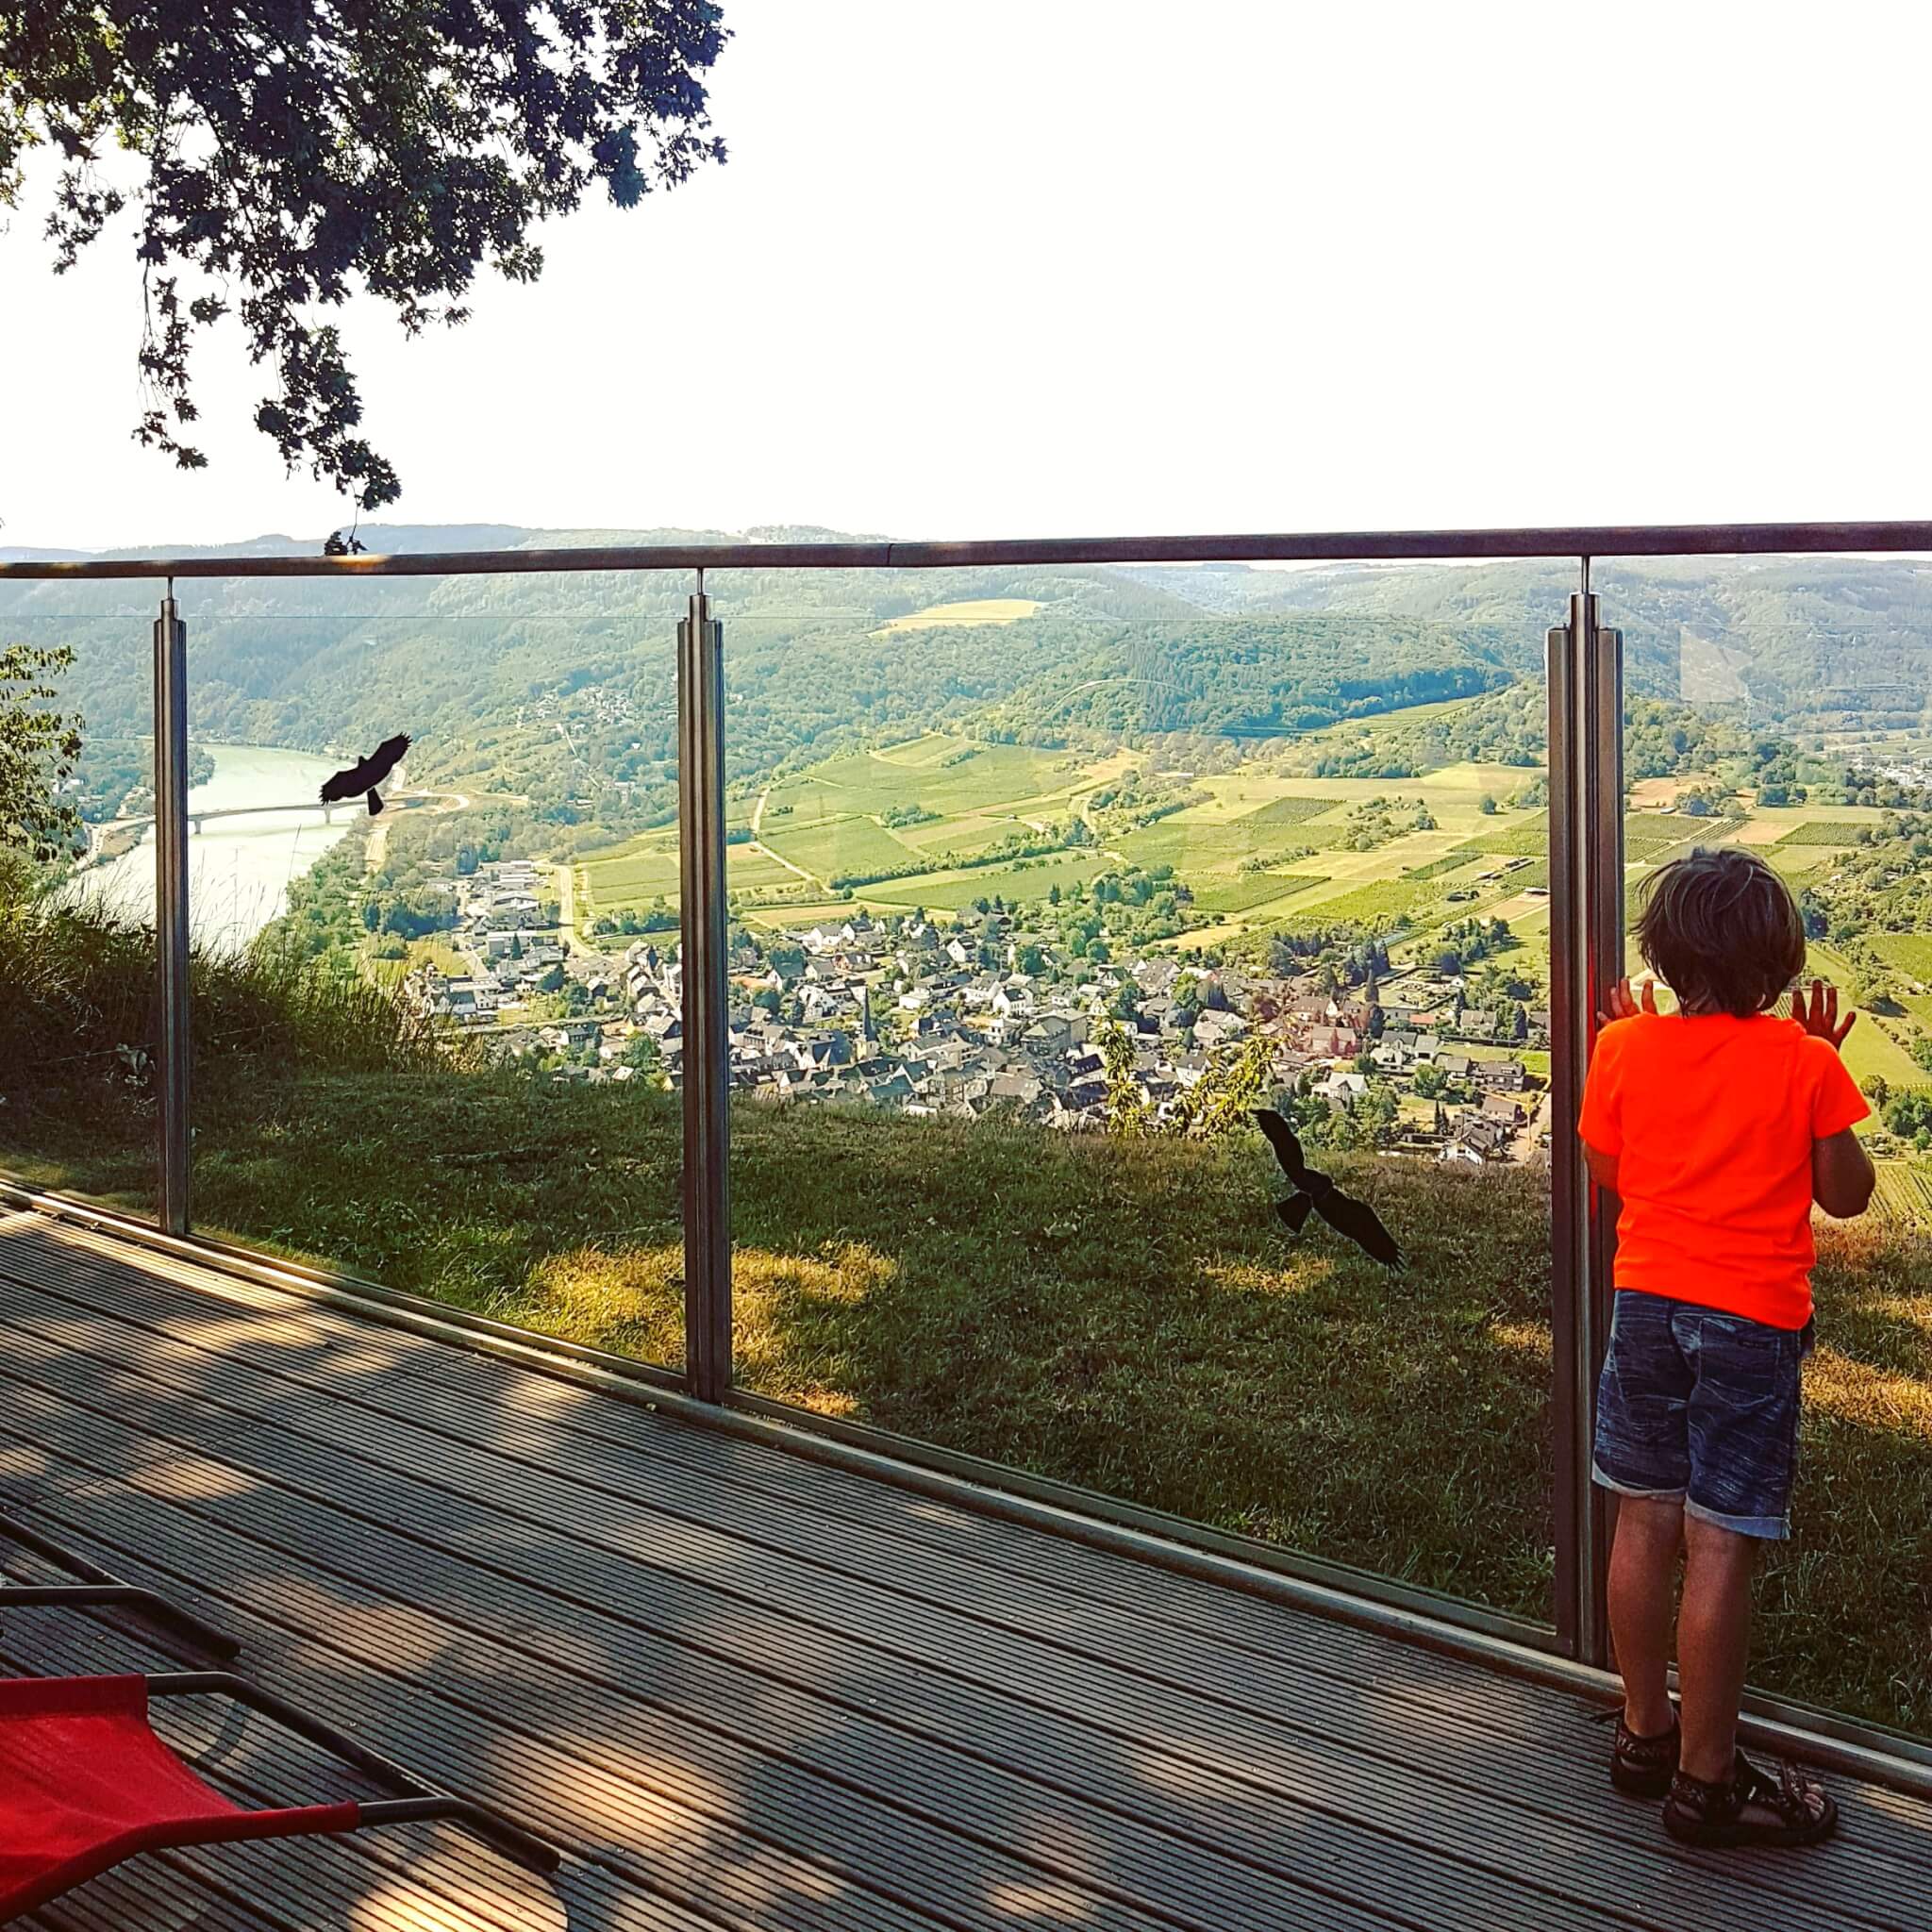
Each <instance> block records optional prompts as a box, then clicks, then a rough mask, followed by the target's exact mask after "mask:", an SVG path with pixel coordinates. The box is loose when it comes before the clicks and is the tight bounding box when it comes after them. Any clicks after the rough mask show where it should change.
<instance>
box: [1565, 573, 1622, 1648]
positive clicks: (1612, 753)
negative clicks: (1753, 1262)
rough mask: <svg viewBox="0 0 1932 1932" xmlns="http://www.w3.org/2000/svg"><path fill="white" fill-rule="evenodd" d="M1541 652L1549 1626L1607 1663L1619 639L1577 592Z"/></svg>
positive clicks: (1618, 960) (1618, 952)
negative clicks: (1593, 1156)
mask: <svg viewBox="0 0 1932 1932" xmlns="http://www.w3.org/2000/svg"><path fill="white" fill-rule="evenodd" d="M1589 580H1590V579H1589V562H1588V559H1586V560H1585V562H1584V575H1583V582H1584V584H1585V585H1586V586H1587V585H1588V583H1589ZM1548 642H1549V700H1550V778H1549V786H1550V1044H1551V1048H1552V1054H1551V1083H1550V1084H1551V1104H1552V1108H1553V1118H1552V1121H1551V1125H1550V1188H1551V1203H1550V1207H1551V1264H1552V1265H1551V1290H1552V1303H1551V1331H1552V1340H1553V1342H1554V1365H1555V1374H1554V1383H1553V1387H1552V1390H1551V1402H1552V1407H1553V1410H1554V1414H1553V1422H1554V1430H1553V1433H1554V1437H1555V1465H1556V1467H1555V1480H1556V1497H1555V1505H1556V1508H1555V1516H1556V1535H1557V1576H1556V1586H1557V1601H1556V1622H1557V1634H1558V1637H1559V1639H1560V1640H1561V1641H1562V1644H1563V1647H1564V1648H1565V1649H1566V1650H1567V1651H1569V1652H1570V1654H1571V1655H1573V1656H1574V1657H1579V1658H1581V1659H1582V1660H1583V1661H1584V1662H1586V1663H1591V1664H1595V1665H1602V1664H1604V1663H1605V1662H1607V1658H1608V1656H1609V1631H1608V1625H1607V1618H1606V1615H1605V1607H1604V1585H1605V1576H1606V1573H1607V1554H1608V1511H1607V1507H1606V1498H1605V1497H1604V1494H1603V1492H1602V1491H1599V1490H1597V1489H1596V1487H1595V1486H1594V1485H1593V1484H1592V1483H1591V1479H1590V1464H1591V1414H1592V1408H1593V1405H1594V1398H1595V1393H1596V1376H1597V1372H1598V1370H1599V1368H1600V1367H1601V1365H1602V1362H1603V1350H1604V1344H1605V1341H1606V1340H1607V1330H1608V1319H1609V1305H1610V1266H1611V1260H1612V1256H1613V1252H1614V1241H1615V1226H1614V1222H1613V1220H1612V1218H1611V1215H1610V1213H1609V1212H1608V1211H1607V1208H1606V1204H1605V1202H1604V1199H1603V1197H1602V1196H1601V1195H1600V1194H1599V1193H1598V1192H1597V1191H1596V1190H1595V1189H1594V1188H1593V1187H1592V1186H1591V1181H1590V1175H1589V1171H1588V1169H1587V1168H1586V1166H1585V1164H1584V1158H1583V1148H1582V1143H1581V1142H1580V1141H1578V1140H1577V1138H1576V1119H1577V1115H1578V1112H1579V1110H1580V1108H1581V1103H1582V1098H1583V1079H1584V1074H1585V1073H1586V1071H1587V1070H1588V1068H1589V1065H1590V1052H1591V1044H1592V1042H1593V1041H1594V1039H1595V1035H1596V1016H1597V1014H1598V1013H1599V1012H1600V1011H1601V1010H1603V1008H1605V1007H1606V1006H1607V1003H1608V998H1609V990H1610V988H1611V986H1612V985H1614V984H1615V982H1616V979H1617V977H1618V975H1619V974H1620V973H1621V971H1622V958H1623V950H1624V934H1623V916H1624V851H1623V840H1624V780H1623V762H1624V761H1623V742H1624V705H1623V640H1622V638H1621V637H1620V636H1619V635H1618V634H1617V633H1616V632H1615V631H1605V630H1603V629H1601V628H1600V627H1599V625H1598V624H1597V600H1596V599H1595V597H1593V596H1592V595H1591V594H1590V592H1589V591H1588V590H1587V589H1585V590H1582V591H1578V592H1577V594H1575V595H1574V596H1573V597H1572V598H1571V600H1570V622H1569V624H1568V625H1565V626H1564V627H1563V628H1562V629H1560V630H1553V631H1551V632H1550V634H1549V640H1548Z"/></svg>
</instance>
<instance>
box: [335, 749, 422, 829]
mask: <svg viewBox="0 0 1932 1932" xmlns="http://www.w3.org/2000/svg"><path fill="white" fill-rule="evenodd" d="M408 748H409V741H408V738H407V737H406V736H405V735H404V734H403V733H402V732H400V731H399V732H397V733H396V735H395V736H394V737H393V738H385V739H384V740H383V741H382V742H381V743H380V744H378V745H377V746H376V747H375V750H374V751H373V752H371V753H370V754H369V756H368V757H367V758H363V759H361V760H360V761H359V762H358V763H357V764H353V765H351V766H350V767H349V769H348V770H347V771H346V772H338V773H337V774H335V775H334V776H333V777H332V778H329V779H328V780H326V781H325V783H324V785H323V788H322V802H323V804H325V805H338V804H340V803H341V801H342V800H343V799H345V798H354V797H355V796H356V795H357V794H358V792H367V793H368V795H369V816H370V817H371V818H374V817H375V814H376V813H377V812H379V811H380V810H381V809H382V800H381V799H380V798H378V797H377V796H376V795H375V788H376V787H377V786H378V785H380V784H381V783H382V781H383V780H384V779H385V778H387V777H388V776H389V774H391V772H393V771H394V770H395V768H396V767H397V766H398V765H399V764H401V763H402V761H403V754H404V753H405V752H406V751H408Z"/></svg>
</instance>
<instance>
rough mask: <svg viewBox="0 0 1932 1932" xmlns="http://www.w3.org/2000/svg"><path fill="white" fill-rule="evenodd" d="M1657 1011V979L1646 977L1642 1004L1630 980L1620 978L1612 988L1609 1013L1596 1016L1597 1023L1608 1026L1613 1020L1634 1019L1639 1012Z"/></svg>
mask: <svg viewBox="0 0 1932 1932" xmlns="http://www.w3.org/2000/svg"><path fill="white" fill-rule="evenodd" d="M1656 1011H1657V981H1656V980H1654V979H1646V980H1645V981H1644V982H1643V992H1642V998H1641V1004H1640V1002H1639V997H1638V995H1637V994H1636V993H1633V992H1632V991H1630V982H1629V980H1628V979H1620V980H1618V982H1617V983H1616V985H1615V986H1613V987H1612V988H1611V989H1610V1010H1609V1011H1608V1012H1607V1013H1599V1014H1598V1015H1597V1016H1596V1024H1598V1025H1599V1026H1607V1025H1608V1024H1610V1022H1611V1021H1612V1020H1634V1019H1635V1018H1636V1017H1637V1016H1638V1014H1639V1013H1655V1012H1656Z"/></svg>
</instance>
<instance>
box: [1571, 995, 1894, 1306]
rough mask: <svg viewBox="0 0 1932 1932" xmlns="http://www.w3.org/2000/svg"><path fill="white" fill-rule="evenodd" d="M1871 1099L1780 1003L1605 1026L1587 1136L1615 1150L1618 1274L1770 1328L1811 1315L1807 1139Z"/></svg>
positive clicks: (1587, 1100) (1854, 1117) (1584, 1124)
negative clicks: (1779, 1011) (1749, 1014)
mask: <svg viewBox="0 0 1932 1932" xmlns="http://www.w3.org/2000/svg"><path fill="white" fill-rule="evenodd" d="M1871 1111H1872V1109H1871V1108H1870V1107H1869V1106H1867V1105H1866V1102H1865V1096H1864V1095H1863V1094H1862V1093H1860V1092H1859V1091H1858V1090H1857V1086H1856V1085H1855V1084H1854V1083H1853V1080H1852V1076H1851V1075H1850V1074H1848V1073H1846V1072H1845V1069H1844V1062H1843V1061H1842V1060H1840V1058H1839V1057H1838V1054H1837V1052H1836V1051H1835V1050H1834V1049H1833V1048H1832V1046H1831V1045H1830V1044H1829V1042H1828V1041H1823V1040H1819V1039H1816V1038H1814V1037H1813V1036H1812V1035H1810V1034H1807V1032H1806V1031H1805V1029H1804V1028H1803V1027H1802V1026H1800V1025H1799V1024H1798V1023H1797V1022H1796V1021H1795V1020H1781V1019H1778V1018H1777V1017H1775V1016H1774V1015H1773V1014H1770V1013H1759V1014H1757V1016H1756V1017H1755V1018H1752V1019H1749V1020H1740V1019H1738V1018H1737V1017H1736V1016H1734V1015H1732V1014H1729V1013H1692V1014H1685V1013H1667V1014H1655V1013H1644V1014H1640V1015H1639V1016H1638V1017H1637V1018H1635V1019H1631V1020H1618V1021H1615V1022H1613V1023H1612V1024H1609V1025H1608V1026H1606V1027H1605V1028H1604V1029H1603V1031H1602V1032H1601V1033H1600V1034H1599V1035H1598V1036H1597V1042H1596V1051H1595V1053H1594V1054H1593V1055H1592V1056H1591V1062H1590V1077H1589V1079H1588V1080H1586V1081H1585V1083H1584V1088H1583V1119H1582V1121H1581V1123H1580V1125H1581V1128H1582V1133H1583V1138H1584V1140H1585V1141H1588V1142H1589V1143H1590V1144H1591V1146H1592V1147H1594V1148H1595V1149H1596V1150H1597V1151H1598V1152H1599V1153H1601V1154H1609V1155H1614V1156H1615V1157H1616V1159H1617V1189H1618V1192H1619V1193H1620V1194H1621V1195H1622V1197H1623V1202H1624V1212H1623V1215H1622V1217H1621V1218H1620V1219H1619V1221H1618V1223H1617V1269H1616V1281H1617V1286H1618V1287H1619V1288H1632V1289H1640V1290H1641V1291H1643V1292H1644V1293H1645V1294H1655V1295H1662V1296H1663V1297H1664V1298H1665V1299H1666V1300H1669V1301H1678V1302H1701V1303H1703V1304H1704V1305H1705V1306H1706V1307H1712V1308H1723V1309H1724V1311H1725V1312H1726V1313H1728V1314H1734V1315H1748V1316H1750V1318H1751V1319H1752V1320H1753V1321H1754V1322H1762V1323H1764V1324H1767V1325H1768V1326H1770V1327H1773V1328H1802V1327H1803V1326H1804V1325H1805V1324H1806V1323H1807V1321H1809V1320H1810V1317H1811V1264H1812V1262H1813V1261H1815V1260H1816V1259H1817V1258H1818V1250H1817V1247H1816V1245H1815V1244H1814V1243H1813V1241H1812V1239H1811V1143H1812V1142H1813V1141H1823V1140H1826V1139H1828V1138H1829V1137H1830V1136H1831V1135H1833V1134H1839V1133H1842V1132H1843V1131H1844V1130H1845V1128H1847V1127H1849V1126H1853V1125H1856V1124H1857V1123H1858V1122H1859V1121H1861V1120H1863V1119H1864V1118H1865V1116H1866V1115H1867V1114H1869V1113H1870V1112H1871Z"/></svg>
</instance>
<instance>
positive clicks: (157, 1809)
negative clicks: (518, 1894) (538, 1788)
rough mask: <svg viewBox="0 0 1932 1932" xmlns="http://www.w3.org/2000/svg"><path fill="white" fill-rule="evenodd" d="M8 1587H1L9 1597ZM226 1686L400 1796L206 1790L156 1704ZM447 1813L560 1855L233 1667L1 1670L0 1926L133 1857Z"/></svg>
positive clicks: (533, 1861)
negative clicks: (247, 1803)
mask: <svg viewBox="0 0 1932 1932" xmlns="http://www.w3.org/2000/svg"><path fill="white" fill-rule="evenodd" d="M10 1594H11V1592H8V1591H0V1606H4V1605H5V1603H6V1600H7V1597H8V1595H10ZM199 1692H218V1693H225V1694H226V1695H228V1696H230V1697H233V1698H235V1699H236V1700H237V1701H239V1702H241V1703H242V1704H245V1705H247V1706H249V1707H251V1708H253V1709H256V1710H258V1711H261V1712H262V1713H263V1714H264V1715H266V1716H268V1717H271V1718H273V1719H275V1721H276V1722H277V1723H279V1724H285V1725H287V1726H288V1728H289V1729H291V1730H292V1731H295V1732H298V1733H299V1734H300V1735H302V1736H304V1737H306V1738H308V1739H309V1740H311V1741H312V1742H314V1743H317V1744H319V1745H321V1746H322V1747H323V1748H324V1749H325V1750H327V1751H329V1752H331V1753H333V1754H334V1755H335V1756H336V1757H340V1758H341V1759H342V1760H343V1761H344V1762H346V1763H349V1764H352V1765H354V1766H355V1767H356V1768H357V1769H358V1770H359V1771H361V1772H363V1773H365V1774H367V1775H369V1776H371V1777H373V1778H375V1780H376V1781H377V1782H379V1783H380V1784H382V1785H384V1786H385V1787H387V1788H388V1789H390V1790H394V1791H397V1792H399V1793H401V1794H402V1795H399V1796H396V1797H392V1798H382V1799H377V1800H375V1801H373V1802H371V1801H363V1802H349V1803H343V1804H335V1805H301V1806H296V1807H291V1808H287V1809H277V1810H269V1811H245V1810H243V1809H242V1808H241V1807H239V1806H237V1805H233V1804H231V1803H230V1802H229V1801H228V1800H227V1799H226V1798H225V1797H223V1796H222V1794H221V1793H220V1792H219V1791H217V1790H213V1789H212V1788H211V1787H209V1786H208V1785H206V1784H204V1783H203V1782H202V1780H201V1779H200V1778H198V1777H197V1776H196V1775H195V1774H194V1773H193V1772H192V1770H191V1769H190V1768H189V1767H188V1766H187V1765H186V1764H184V1763H183V1762H182V1761H181V1759H180V1758H179V1757H176V1756H175V1753H174V1751H173V1750H171V1749H170V1748H169V1746H168V1745H167V1744H165V1743H164V1742H163V1741H162V1740H160V1739H159V1738H158V1737H157V1736H156V1735H155V1732H154V1730H153V1728H152V1727H151V1726H150V1724H149V1723H148V1700H149V1699H150V1698H151V1697H173V1696H183V1695H189V1694H194V1693H199ZM426 1818H446V1819H449V1820H452V1821H453V1822H454V1823H456V1824H459V1825H462V1826H464V1827H465V1828H466V1829H468V1830H470V1831H472V1832H475V1834H476V1836H477V1837H479V1838H480V1839H482V1840H484V1841H485V1842H486V1843H488V1844H491V1845H492V1846H494V1847H495V1848H496V1849H497V1850H498V1851H500V1852H502V1853H504V1854H505V1855H506V1856H507V1857H510V1858H512V1859H514V1860H515V1861H516V1862H517V1863H518V1864H520V1865H523V1866H525V1868H526V1869H528V1870H530V1871H533V1872H554V1871H555V1870H556V1869H557V1866H558V1854H557V1852H556V1851H555V1850H554V1849H553V1848H552V1847H551V1846H549V1845H547V1844H545V1843H544V1842H543V1841H542V1840H541V1839H536V1838H533V1837H531V1836H530V1834H529V1833H528V1832H526V1831H524V1830H522V1829H521V1828H520V1827H519V1826H517V1825H515V1824H511V1823H510V1822H509V1821H508V1819H506V1818H500V1817H498V1816H497V1815H496V1814H495V1813H494V1812H492V1811H490V1810H488V1809H486V1808H485V1807H482V1806H480V1805H476V1804H473V1803H471V1802H470V1801H469V1800H467V1799H463V1798H457V1797H452V1796H451V1795H450V1794H449V1793H448V1792H445V1791H440V1790H435V1789H434V1788H433V1787H431V1786H429V1785H425V1784H424V1783H423V1782H422V1781H421V1780H420V1779H418V1778H415V1777H412V1776H411V1775H410V1774H408V1773H407V1772H405V1771H403V1770H402V1769H400V1767H398V1766H396V1765H393V1764H391V1763H390V1762H389V1760H388V1759H387V1758H383V1757H377V1756H376V1755H375V1753H374V1752H372V1751H369V1750H368V1749H366V1748H365V1747H364V1746H362V1745H360V1744H358V1743H357V1742H356V1741H355V1740H353V1739H351V1738H348V1737H345V1736H344V1735H343V1734H342V1733H341V1732H339V1731H335V1730H332V1729H330V1728H329V1727H328V1726H326V1725H324V1724H318V1723H316V1721H315V1720H314V1719H312V1718H310V1717H308V1715H307V1714H306V1713H304V1712H302V1711H300V1710H297V1709H296V1708H294V1707H292V1706H291V1705H288V1704H285V1703H284V1702H283V1701H282V1700H281V1699H280V1698H278V1697H273V1696H271V1695H270V1694H269V1693H268V1692H266V1691H262V1690H260V1689H259V1688H258V1687H257V1686H256V1685H253V1684H250V1683H248V1682H247V1681H245V1680H244V1679H242V1678H241V1677H236V1676H231V1675H229V1674H226V1673H225V1672H192V1671H191V1672H180V1673H175V1674H164V1675H159V1676H151V1677H18V1678H0V1924H11V1923H12V1921H13V1920H15V1919H16V1918H18V1917H19V1916H20V1915H21V1914H22V1913H23V1912H30V1911H32V1910H34V1909H35V1908H36V1907H40V1906H43V1905H45V1904H47V1902H48V1901H49V1900H51V1899H56V1898H58V1897H59V1896H60V1895H61V1893H63V1892H66V1891H71V1890H73V1889H74V1888H75V1886H77V1885H81V1884H84V1883H85V1882H86V1881H87V1880H88V1879H90V1878H92V1877H95V1876H96V1875H98V1874H100V1873H103V1872H105V1871H107V1870H108V1867H110V1866H113V1865H118V1864H120V1863H121V1861H122V1860H123V1859H124V1858H131V1857H134V1856H135V1855H136V1854H137V1853H140V1852H152V1851H160V1850H164V1849H167V1848H169V1847H173V1846H178V1845H206V1844H227V1843H232V1842H235V1841H237V1840H243V1839H266V1838H302V1837H308V1836H310V1835H312V1834H318V1833H325V1832H343V1831H356V1830H359V1829H361V1828H362V1827H364V1826H367V1825H379V1824H408V1823H412V1822H414V1821H415V1820H418V1819H426Z"/></svg>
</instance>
